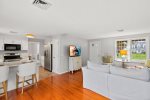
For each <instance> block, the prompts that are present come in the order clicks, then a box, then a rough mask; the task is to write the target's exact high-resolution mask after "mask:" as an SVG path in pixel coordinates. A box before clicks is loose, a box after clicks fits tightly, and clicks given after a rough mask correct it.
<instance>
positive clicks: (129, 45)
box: [115, 38, 148, 61]
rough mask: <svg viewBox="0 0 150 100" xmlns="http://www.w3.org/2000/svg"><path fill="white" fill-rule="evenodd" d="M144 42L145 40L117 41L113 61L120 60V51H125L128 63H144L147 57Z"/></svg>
mask: <svg viewBox="0 0 150 100" xmlns="http://www.w3.org/2000/svg"><path fill="white" fill-rule="evenodd" d="M146 40H147V39H146V38H142V39H126V40H117V41H116V47H115V49H116V54H115V59H116V60H121V59H122V58H121V55H120V50H127V51H128V54H127V57H126V58H127V60H128V61H144V60H145V59H146V58H147V57H148V51H147V50H148V49H147V47H148V46H147V45H148V44H146Z"/></svg>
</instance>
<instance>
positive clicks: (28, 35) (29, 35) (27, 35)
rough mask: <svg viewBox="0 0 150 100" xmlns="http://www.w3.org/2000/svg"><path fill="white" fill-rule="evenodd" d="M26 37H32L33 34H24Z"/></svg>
mask: <svg viewBox="0 0 150 100" xmlns="http://www.w3.org/2000/svg"><path fill="white" fill-rule="evenodd" d="M26 37H27V38H34V35H33V34H26Z"/></svg>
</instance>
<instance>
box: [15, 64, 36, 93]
mask: <svg viewBox="0 0 150 100" xmlns="http://www.w3.org/2000/svg"><path fill="white" fill-rule="evenodd" d="M36 73H37V66H36V62H31V63H25V64H21V65H19V67H18V72H17V75H16V88H18V85H19V83H22V94H23V89H24V83H25V82H26V83H27V84H28V85H31V84H30V82H29V81H31V80H32V84H34V80H35V84H36V86H37V77H36ZM28 76H32V79H28V80H25V77H28ZM19 77H21V78H22V82H19Z"/></svg>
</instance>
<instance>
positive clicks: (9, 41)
mask: <svg viewBox="0 0 150 100" xmlns="http://www.w3.org/2000/svg"><path fill="white" fill-rule="evenodd" d="M21 39H22V38H20V37H17V36H16V37H8V36H5V37H4V44H21Z"/></svg>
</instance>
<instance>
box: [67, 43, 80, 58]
mask: <svg viewBox="0 0 150 100" xmlns="http://www.w3.org/2000/svg"><path fill="white" fill-rule="evenodd" d="M80 55H81V47H80V46H75V45H70V46H69V56H70V57H76V56H80Z"/></svg>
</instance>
